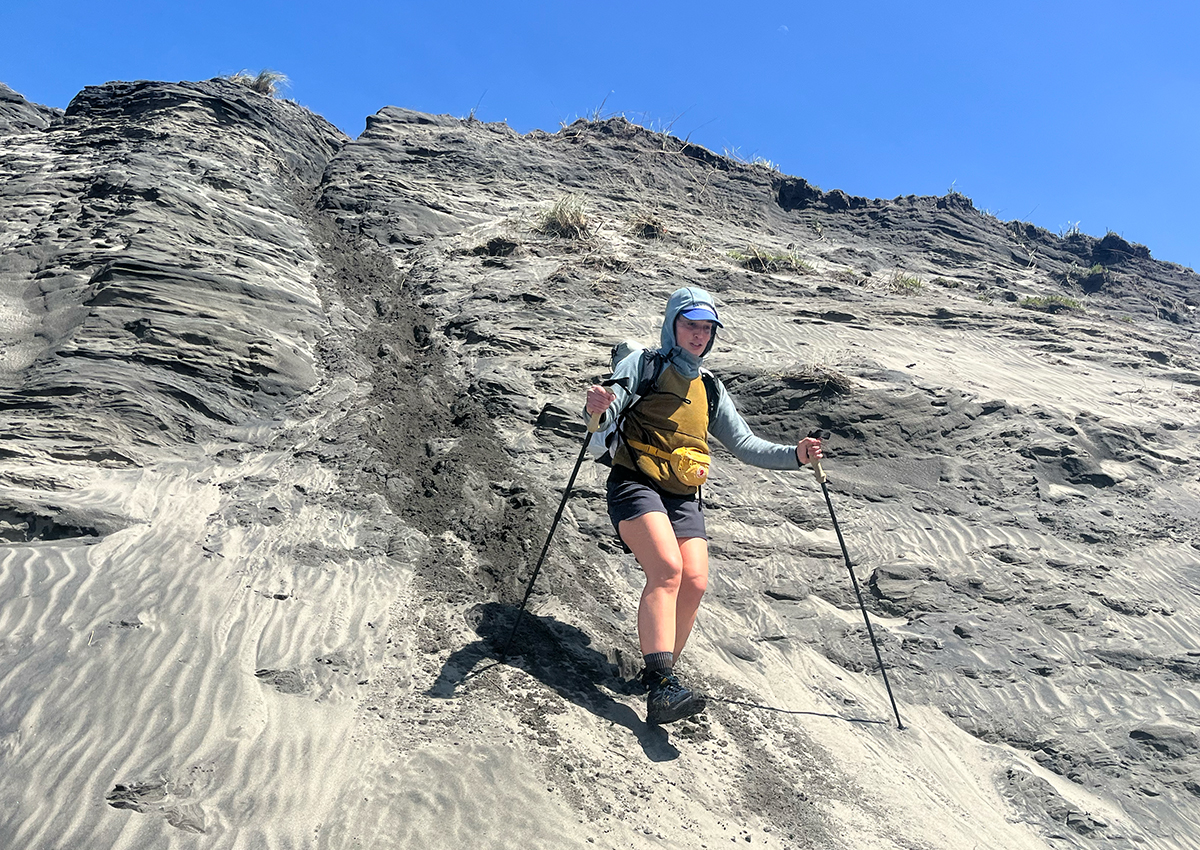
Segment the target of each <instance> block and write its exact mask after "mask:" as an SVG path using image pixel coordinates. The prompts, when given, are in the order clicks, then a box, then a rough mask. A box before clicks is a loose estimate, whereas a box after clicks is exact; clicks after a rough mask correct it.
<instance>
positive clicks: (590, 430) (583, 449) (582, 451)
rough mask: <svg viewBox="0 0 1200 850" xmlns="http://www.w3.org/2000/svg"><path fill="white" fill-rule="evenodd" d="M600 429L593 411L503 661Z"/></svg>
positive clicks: (518, 613)
mask: <svg viewBox="0 0 1200 850" xmlns="http://www.w3.org/2000/svg"><path fill="white" fill-rule="evenodd" d="M598 430H600V414H599V413H593V414H592V418H591V421H590V422H588V427H587V434H585V435H584V437H583V445H582V446H580V448H579V457H578V459H577V460H576V461H575V468H574V469H572V470H571V478H570V479H569V480H568V481H567V489H565V490H564V491H563V496H562V501H561V502H560V503H559V505H558V513H556V514H555V515H554V521H553V522H552V523H550V533H549V534H547V535H546V545H545V546H543V547H542V554H541V557H539V558H538V562H537V566H535V567H534V568H533V575H531V576H530V577H529V586H528V587H526V588H525V597H524V598H523V599H522V600H521V607H520V609H518V611H517V621H516V622H515V623H513V627H512V632H511V633H509V635H508V640H507V641H506V642H505V644H504V649H502V650H500V660H501V661H503V660H504V659H505V658H507V657H508V648H509V647H510V646H512V642H513V638H515V637H516V636H517V629H518V628H519V627H520V625H521V618H522V617H523V616H525V605H526V604H527V603H528V602H529V597H530V595H531V594H532V593H533V583H534V582H535V581H537V577H538V573H539V572H541V570H542V562H543V561H545V560H546V553H547V552H548V551H550V541H551V540H552V539H553V537H554V530H555V529H556V528H558V521H559V520H560V519H562V515H563V509H564V508H566V506H567V499H568V498H570V496H571V488H572V487H574V486H575V476H577V475H578V474H579V467H580V466H582V465H583V458H584V456H585V455H587V449H588V443H589V442H590V441H591V439H592V434H594V433H596V431H598Z"/></svg>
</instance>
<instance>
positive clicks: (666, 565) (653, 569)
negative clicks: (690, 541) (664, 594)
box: [642, 555, 684, 593]
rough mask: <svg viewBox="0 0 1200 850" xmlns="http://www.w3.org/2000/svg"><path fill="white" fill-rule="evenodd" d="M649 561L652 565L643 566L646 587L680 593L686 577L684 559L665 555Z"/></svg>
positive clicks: (644, 564) (645, 564)
mask: <svg viewBox="0 0 1200 850" xmlns="http://www.w3.org/2000/svg"><path fill="white" fill-rule="evenodd" d="M648 560H649V561H650V563H643V564H642V570H643V572H645V573H646V585H647V586H648V587H655V588H662V589H663V590H667V591H670V592H671V593H678V592H679V588H680V585H681V584H682V583H683V577H684V571H683V558H680V557H674V558H673V557H671V556H670V555H663V556H660V557H657V558H653V559H648Z"/></svg>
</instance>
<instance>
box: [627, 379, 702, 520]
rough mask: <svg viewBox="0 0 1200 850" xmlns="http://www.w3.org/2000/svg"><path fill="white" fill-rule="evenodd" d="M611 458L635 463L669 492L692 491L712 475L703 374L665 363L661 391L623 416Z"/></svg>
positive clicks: (683, 493) (685, 493)
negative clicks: (693, 374)
mask: <svg viewBox="0 0 1200 850" xmlns="http://www.w3.org/2000/svg"><path fill="white" fill-rule="evenodd" d="M622 433H623V440H622V441H621V445H620V447H619V448H618V449H617V451H616V454H615V455H614V456H613V463H614V464H617V465H620V466H624V467H626V468H629V469H637V470H639V471H640V472H642V473H643V474H644V475H646V476H647V477H648V478H650V479H651V480H652V481H654V483H655V484H657V485H658V486H659V487H661V488H662V489H663V490H665V491H666V492H668V493H674V494H676V495H679V496H690V495H692V494H694V493H695V492H696V491H697V490H699V489H700V485H701V484H703V483H704V482H705V481H706V480H707V478H708V466H709V463H710V462H711V458H710V457H709V451H708V397H707V393H706V391H705V388H704V379H703V378H701V377H699V376H697V377H696V378H693V379H689V378H685V377H683V376H682V375H680V374H679V373H678V372H677V371H675V368H674V367H672V366H667V367H666V368H665V369H663V371H662V374H661V375H659V378H658V388H657V391H655V392H652V393H649V394H647V395H646V396H645V397H644V398H642V399H641V401H640V402H638V404H637V406H636V407H635V408H634V409H633V410H631V411H630V412H629V414H628V415H627V416H626V418H625V424H624V428H623V429H622Z"/></svg>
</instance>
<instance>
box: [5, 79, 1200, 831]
mask: <svg viewBox="0 0 1200 850" xmlns="http://www.w3.org/2000/svg"><path fill="white" fill-rule="evenodd" d="M0 175H2V179H0V316H2V317H3V321H0V411H2V415H3V418H4V426H5V427H4V441H3V443H2V444H0V530H2V531H3V535H4V541H5V544H4V547H3V558H4V560H3V567H2V568H0V683H2V687H0V764H2V765H3V768H4V769H3V770H2V771H0V776H2V777H3V778H2V779H0V788H2V789H3V791H4V796H5V799H6V800H8V801H9V805H8V806H7V809H8V814H7V815H6V816H5V818H4V819H3V820H2V821H0V839H2V842H3V843H4V845H5V846H12V847H18V846H20V847H37V848H50V847H56V846H66V845H72V846H74V845H78V846H118V845H121V846H125V845H130V846H134V845H136V846H176V845H178V844H181V843H182V842H184V841H185V840H189V841H190V840H194V839H188V838H187V837H186V836H187V835H188V834H191V833H195V834H204V835H205V836H206V838H205V839H204V840H210V841H212V842H214V844H213V845H212V846H222V847H226V846H227V847H300V846H305V847H308V846H313V847H349V846H357V845H360V844H361V845H364V846H393V845H394V846H432V847H460V846H464V845H466V844H468V843H470V844H472V845H477V844H481V843H482V844H484V845H485V846H497V847H500V846H518V845H533V846H538V845H540V846H555V847H575V846H579V847H585V846H601V847H618V846H670V847H699V846H706V845H707V846H713V845H714V843H715V842H725V841H730V840H733V841H736V842H739V843H740V842H743V841H744V842H752V843H753V845H754V846H766V847H779V848H784V847H786V848H793V847H821V848H851V847H854V848H857V847H905V848H934V847H936V848H943V847H944V848H952V847H953V848H958V847H963V846H990V847H1030V848H1034V847H1037V848H1041V847H1093V846H1096V847H1100V846H1103V847H1113V848H1116V847H1135V846H1137V847H1146V848H1182V847H1188V846H1193V845H1192V843H1190V842H1193V839H1192V838H1189V836H1194V835H1196V834H1200V743H1198V741H1200V687H1198V685H1197V681H1198V679H1200V649H1197V647H1196V641H1195V635H1196V632H1197V628H1198V627H1200V622H1198V617H1200V602H1198V601H1197V586H1198V582H1200V552H1198V551H1197V544H1196V543H1195V541H1197V540H1200V502H1198V500H1197V496H1198V495H1200V485H1198V484H1197V475H1196V466H1195V462H1194V460H1193V458H1194V456H1195V454H1196V451H1197V447H1198V445H1200V426H1198V425H1197V412H1198V410H1200V370H1198V368H1197V367H1198V364H1200V353H1198V351H1197V348H1196V336H1195V333H1196V307H1197V304H1198V302H1200V276H1198V275H1196V274H1195V273H1194V272H1192V271H1191V270H1188V269H1184V268H1182V267H1180V266H1177V265H1173V264H1169V263H1162V262H1159V261H1157V260H1155V259H1153V257H1152V256H1151V252H1150V250H1149V249H1147V248H1146V247H1144V246H1140V245H1132V244H1130V243H1128V242H1126V241H1125V240H1123V239H1121V238H1120V237H1119V236H1117V235H1116V234H1108V235H1106V236H1105V237H1103V238H1101V239H1096V238H1092V237H1088V236H1085V235H1082V234H1067V235H1065V236H1063V237H1060V236H1056V235H1053V234H1050V233H1048V232H1047V231H1045V230H1042V229H1040V228H1037V227H1034V226H1032V225H1029V224H1025V223H1021V222H1001V221H999V220H997V219H995V218H994V217H992V216H989V215H987V214H983V213H980V212H979V211H977V210H976V209H975V208H974V206H973V204H972V203H971V201H970V200H969V199H967V198H964V197H963V196H961V195H955V194H952V195H948V196H945V197H942V198H926V197H915V196H909V197H901V198H896V199H894V200H876V199H865V198H856V197H851V196H848V195H846V194H845V193H844V192H841V191H839V190H832V191H823V190H821V189H819V188H817V187H814V186H811V185H810V184H808V183H807V182H806V181H804V180H803V179H800V178H796V177H789V176H784V175H781V174H779V173H777V172H775V171H772V170H770V169H769V168H764V167H762V166H760V165H753V164H746V163H741V162H737V161H733V160H730V159H728V158H725V157H720V156H717V155H715V154H713V153H712V152H710V151H707V150H704V149H703V148H699V147H698V146H696V145H692V144H689V143H687V142H685V141H681V140H679V139H676V138H673V137H671V136H668V135H663V134H659V133H654V132H651V131H649V130H647V129H645V128H643V127H640V126H637V125H634V124H631V123H629V122H628V121H626V120H624V119H621V118H616V119H611V120H608V121H601V122H588V121H582V120H581V121H579V122H576V123H575V124H572V125H570V126H568V127H564V128H563V129H562V130H561V131H560V132H558V133H554V134H547V133H543V132H534V133H530V134H527V135H521V134H518V133H516V132H515V131H513V130H512V129H511V128H509V127H507V126H505V125H503V124H498V125H497V124H482V123H480V122H477V121H475V120H473V119H457V118H452V117H448V116H432V115H425V114H421V113H416V112H412V111H409V110H404V109H399V108H395V107H388V108H385V109H383V110H381V111H380V112H379V113H377V114H376V115H374V116H372V117H371V118H370V119H368V122H367V127H366V130H365V132H364V133H363V134H362V135H361V136H360V137H359V138H358V139H354V140H351V139H349V138H347V137H345V136H344V135H343V134H342V133H340V132H339V131H338V130H337V129H336V128H334V127H333V126H331V125H330V124H328V123H327V122H325V121H324V120H322V119H321V118H319V117H318V116H315V115H313V114H311V113H309V112H308V111H306V110H304V109H303V108H301V107H299V106H297V105H296V104H293V103H290V102H287V101H282V100H277V99H273V98H270V97H267V96H264V95H261V94H258V93H255V92H253V91H252V90H250V89H249V88H247V87H245V86H243V85H240V84H238V83H237V82H234V81H229V80H212V81H207V82H199V83H178V84H170V83H157V82H137V83H110V84H107V85H104V86H97V87H91V88H88V89H85V90H84V91H83V92H82V93H81V94H80V95H79V96H78V97H77V98H76V99H75V100H74V101H73V102H72V103H71V105H70V106H69V108H68V109H67V110H66V111H65V113H61V114H60V113H58V112H56V111H54V110H49V109H46V108H44V107H39V106H36V105H32V104H29V103H27V102H26V101H25V100H24V99H23V98H21V97H20V96H19V95H17V94H15V93H14V92H12V91H11V90H10V89H7V88H5V87H2V86H0ZM556 205H557V207H558V210H557V213H556V212H555V210H554V209H553V208H554V207H555V206H556ZM564 210H567V211H570V212H571V213H572V214H573V215H574V220H573V224H572V229H569V230H568V229H566V228H563V227H561V226H559V225H557V224H556V223H555V221H554V216H555V215H556V214H559V215H561V214H562V212H563V211H564ZM564 234H568V235H564ZM685 283H691V284H695V285H699V286H703V287H705V288H706V289H708V290H710V291H711V292H713V293H714V294H715V295H716V297H717V299H718V301H719V303H720V306H721V309H722V318H723V320H724V321H725V323H726V326H727V330H726V331H724V332H723V333H722V335H721V337H720V339H719V340H718V343H717V345H716V347H715V349H714V351H713V353H712V354H711V355H710V357H709V359H708V362H709V365H710V366H711V367H712V368H713V369H714V370H715V371H716V372H717V374H718V375H719V376H720V377H721V378H722V379H723V381H724V383H725V385H726V387H727V388H728V389H729V391H730V392H731V393H732V395H733V397H734V398H735V399H736V403H737V405H738V407H739V409H740V410H741V412H742V413H743V414H744V415H745V416H746V418H747V420H748V421H749V422H750V423H751V425H752V426H753V427H754V429H755V431H756V432H757V433H759V434H761V435H763V436H766V437H769V438H772V439H776V440H779V441H782V442H790V441H794V440H795V439H796V438H797V437H798V436H800V435H802V434H804V433H807V432H808V431H809V430H811V429H813V428H817V427H819V428H823V429H825V430H827V431H829V432H830V433H831V437H830V439H829V440H828V441H827V450H828V452H829V454H830V455H831V456H830V458H829V460H828V461H827V462H826V471H827V472H828V473H829V475H830V484H829V487H830V493H831V502H832V504H833V505H834V508H835V510H836V512H837V513H836V515H837V518H838V520H839V524H840V526H841V527H842V530H843V531H844V532H845V538H846V543H847V546H848V549H849V551H850V553H851V556H852V560H853V561H854V563H855V569H856V572H857V576H858V578H859V580H860V581H861V582H862V585H863V589H864V592H865V594H866V599H867V608H868V611H869V612H870V615H871V617H872V618H873V623H874V626H875V635H876V637H877V638H878V639H879V643H880V650H881V652H882V657H883V659H884V662H885V664H886V665H887V666H888V669H889V676H890V681H891V684H892V687H893V689H894V691H895V696H896V699H897V701H898V703H899V706H900V711H901V713H902V714H903V716H904V720H905V726H906V729H905V730H903V731H901V730H898V729H896V728H895V725H894V723H892V718H891V712H890V707H889V705H888V702H887V699H886V694H885V693H884V692H883V688H882V683H881V681H880V678H879V675H878V671H877V665H876V661H875V656H874V653H873V652H872V649H871V645H870V642H869V640H868V638H867V635H866V632H865V629H864V626H863V622H862V617H861V614H860V612H859V611H858V607H857V601H856V599H855V597H854V594H853V590H852V586H851V584H850V581H849V578H848V576H847V572H846V567H845V564H844V563H843V561H842V552H841V549H840V547H839V545H838V542H837V538H836V536H835V534H834V530H833V524H832V521H831V515H830V513H829V510H828V507H827V504H826V503H825V501H824V498H823V496H822V493H821V490H820V488H819V487H818V486H817V485H816V483H815V482H814V481H813V479H812V476H811V475H809V474H807V473H777V472H765V471H762V470H756V469H751V468H748V467H745V466H742V465H740V464H738V463H737V462H736V461H735V460H734V459H733V458H732V457H731V456H729V455H728V454H727V453H725V452H724V451H723V450H720V449H718V452H717V460H718V462H717V465H716V467H715V471H714V476H713V480H712V482H711V483H710V485H708V487H707V488H706V492H705V506H706V513H707V516H708V521H709V528H710V534H711V537H712V540H711V547H710V548H711V553H712V577H711V581H710V590H709V593H708V597H707V599H706V602H705V607H704V608H703V609H702V615H701V621H700V624H699V626H698V628H697V632H696V635H695V637H694V639H693V643H692V644H691V645H689V649H688V652H687V653H686V654H685V657H684V659H683V662H682V668H683V669H684V670H685V671H686V673H687V675H688V677H689V680H690V681H694V682H697V683H698V684H699V685H700V687H702V689H703V690H705V691H706V692H707V693H708V694H709V695H710V703H711V708H710V710H709V711H708V712H707V713H706V714H705V715H703V716H702V717H701V718H699V719H698V720H694V721H689V722H687V723H684V724H680V725H678V726H677V727H668V728H665V729H658V728H651V727H647V726H645V724H644V723H642V721H641V717H642V706H641V697H640V695H639V694H638V693H637V687H636V686H635V684H634V683H633V681H632V674H633V673H634V672H635V671H636V669H637V666H638V663H639V661H640V659H639V658H638V649H637V642H636V635H635V624H634V615H635V611H636V604H637V598H638V594H639V593H640V589H641V583H640V572H639V570H638V568H637V565H636V563H635V562H633V561H632V559H631V558H630V557H629V556H628V555H625V554H623V553H622V552H621V549H620V547H619V546H618V545H617V543H616V541H615V540H614V538H613V535H612V531H611V527H610V526H609V523H608V519H607V516H606V513H605V509H604V499H603V477H602V474H601V471H600V470H599V469H594V468H592V467H593V465H592V464H588V465H587V467H586V468H585V469H584V471H583V472H582V474H581V475H580V478H579V480H578V482H577V485H576V488H575V490H574V492H573V494H572V496H571V500H570V502H569V504H568V509H567V512H566V515H565V518H564V521H563V523H562V524H561V525H560V526H559V528H558V530H557V532H556V536H555V538H554V541H553V545H552V546H551V549H550V554H549V556H548V558H547V561H546V563H545V565H544V567H543V572H542V574H541V576H540V577H539V579H538V585H537V588H536V592H535V593H534V595H533V597H532V599H531V601H530V609H529V613H530V615H531V616H529V617H527V619H526V621H525V625H524V626H522V629H521V631H520V632H519V634H518V636H517V640H516V642H515V648H514V653H515V654H514V656H513V657H511V658H509V659H508V660H507V663H504V664H501V663H497V662H498V661H499V659H498V651H497V645H498V644H502V643H503V642H504V640H505V639H506V638H507V637H508V634H509V631H510V629H511V628H512V625H513V622H514V616H515V613H516V609H517V604H518V603H519V602H520V600H521V596H522V594H523V592H524V589H525V587H526V584H527V582H528V580H529V578H530V572H531V570H532V569H533V567H534V565H535V563H536V562H537V557H538V555H539V552H540V550H541V547H542V545H543V544H544V542H545V536H546V533H547V530H548V528H549V526H550V521H551V518H552V517H553V515H554V513H555V510H556V508H557V506H558V503H559V501H560V498H561V496H562V487H563V485H564V484H565V482H566V479H567V476H568V474H569V473H570V471H571V466H572V463H573V461H574V459H575V457H576V455H577V452H578V447H579V445H580V441H581V439H582V438H583V425H582V422H581V420H580V417H579V412H578V411H579V408H580V405H581V402H582V394H583V390H584V388H586V386H587V385H588V384H589V383H590V382H592V381H593V380H594V379H596V378H599V377H602V376H603V374H604V372H605V369H606V365H607V359H608V350H609V347H610V346H611V345H612V344H613V343H615V342H617V341H619V340H621V339H625V338H636V339H640V340H642V341H643V342H645V343H647V344H652V343H654V342H655V341H656V340H657V327H658V322H659V321H660V316H661V310H662V307H663V305H664V304H665V301H666V297H667V296H668V295H669V293H670V292H671V291H672V290H674V289H675V288H676V287H677V286H679V285H682V284H685ZM106 804H107V805H106Z"/></svg>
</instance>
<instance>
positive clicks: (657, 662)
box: [642, 652, 675, 672]
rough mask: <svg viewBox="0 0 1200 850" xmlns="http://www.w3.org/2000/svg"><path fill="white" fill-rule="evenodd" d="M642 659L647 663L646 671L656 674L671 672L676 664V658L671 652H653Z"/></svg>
mask: <svg viewBox="0 0 1200 850" xmlns="http://www.w3.org/2000/svg"><path fill="white" fill-rule="evenodd" d="M642 658H643V659H644V660H645V662H646V669H647V670H653V671H655V672H658V671H661V670H670V669H671V667H672V666H673V665H674V664H675V656H674V655H673V654H672V653H670V652H651V653H650V654H649V655H643V656H642Z"/></svg>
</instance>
